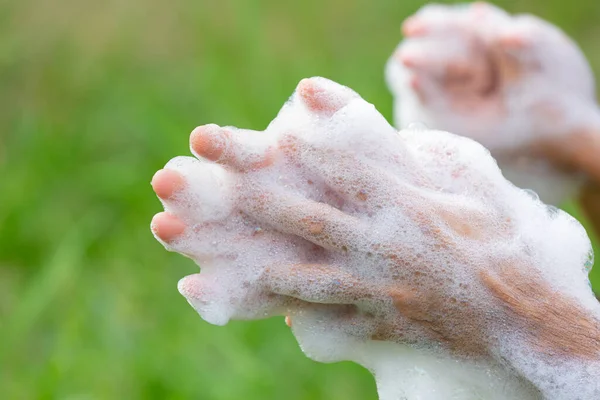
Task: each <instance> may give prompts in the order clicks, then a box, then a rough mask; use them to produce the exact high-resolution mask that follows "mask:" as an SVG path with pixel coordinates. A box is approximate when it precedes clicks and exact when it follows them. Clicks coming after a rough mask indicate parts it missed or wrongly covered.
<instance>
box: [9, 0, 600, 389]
mask: <svg viewBox="0 0 600 400" xmlns="http://www.w3.org/2000/svg"><path fill="white" fill-rule="evenodd" d="M422 4H423V3H422V2H419V1H412V0H411V1H409V0H405V1H400V0H393V1H367V0H354V1H342V0H326V1H323V0H321V1H318V0H304V1H302V2H288V1H278V0H261V1H258V0H256V1H252V0H248V1H243V0H221V1H208V0H196V1H192V0H171V1H165V0H160V1H158V0H157V1H150V0H147V1H143V0H129V1H125V0H108V1H104V2H94V1H89V0H86V1H77V0H56V1H44V0H21V1H16V0H15V1H8V0H0V82H1V86H0V87H1V91H0V128H1V131H0V249H1V250H0V398H2V399H55V398H56V399H59V398H60V399H120V398H127V399H150V398H157V399H158V398H170V399H189V398H197V399H242V398H243V399H258V398H261V399H279V398H286V399H290V400H293V399H321V398H323V399H325V398H332V399H375V398H376V394H375V387H374V383H373V381H372V378H371V377H370V376H369V374H368V373H367V372H366V371H364V370H363V369H361V368H360V367H358V366H355V365H353V364H350V363H341V364H335V365H321V364H316V363H314V362H312V361H310V360H308V359H306V358H305V357H304V356H303V355H302V354H301V351H300V350H299V349H298V346H297V344H296V343H295V341H294V339H293V337H292V336H291V335H290V333H289V332H288V329H287V328H286V327H285V326H284V324H283V321H282V320H281V319H272V320H267V321H259V322H252V323H231V324H230V325H228V326H227V327H225V328H223V327H213V326H210V325H208V324H206V323H204V322H203V321H201V320H200V319H199V317H198V316H197V315H196V314H195V312H194V311H193V310H192V309H191V308H190V307H189V306H187V303H186V302H185V300H184V299H183V298H182V297H181V296H179V294H178V293H177V290H176V282H177V280H178V279H179V278H180V277H182V276H184V275H185V274H188V273H191V272H194V271H196V269H197V268H196V267H195V266H194V265H193V263H192V262H191V261H189V260H187V259H184V258H183V257H180V256H178V255H175V254H170V253H167V252H166V251H164V250H163V248H162V247H161V246H160V245H159V244H158V243H157V242H155V241H154V239H153V238H152V236H151V234H150V232H149V222H150V218H151V216H152V215H153V214H154V213H155V212H157V211H159V210H160V204H159V202H158V201H157V200H156V198H155V196H154V195H153V193H152V191H151V188H150V185H149V182H150V178H151V176H152V175H153V173H154V171H155V170H157V169H159V168H160V167H161V166H163V165H164V163H165V162H166V161H167V160H168V159H169V158H171V157H172V156H175V155H179V154H188V145H187V140H188V134H189V132H190V131H191V130H192V128H193V127H195V126H196V125H200V124H204V123H208V122H215V123H218V124H221V125H236V126H244V127H247V128H253V129H263V128H264V127H265V126H266V125H267V123H268V122H269V121H270V120H271V119H272V118H273V117H274V116H275V114H276V113H277V111H278V110H279V108H280V107H281V105H282V104H283V102H284V101H285V100H286V99H287V97H288V96H289V95H290V94H291V92H292V91H293V89H294V87H295V85H296V84H297V82H298V81H299V80H300V79H301V78H304V77H308V76H313V75H321V76H325V77H328V78H331V79H334V80H336V81H338V82H341V83H343V84H345V85H348V86H350V87H352V88H354V89H355V90H357V91H358V92H359V93H360V94H361V95H363V97H365V98H366V99H367V100H368V101H370V102H372V103H374V104H376V105H377V106H378V108H379V110H380V111H381V112H382V113H383V114H384V115H386V116H387V117H390V114H391V98H390V96H389V94H388V92H387V90H386V88H385V86H384V82H383V73H382V70H383V65H384V62H385V60H386V59H387V57H388V55H389V54H390V52H391V51H392V49H393V48H394V46H395V45H396V44H397V42H398V41H399V39H400V33H399V32H400V31H399V27H400V22H401V21H402V20H403V19H404V18H405V17H406V16H408V15H409V14H411V13H413V12H414V11H415V10H416V9H417V8H418V7H419V6H421V5H422ZM497 4H499V5H501V6H502V7H505V8H507V9H508V10H510V11H519V12H533V13H535V14H538V15H540V16H542V17H543V18H546V19H549V20H550V21H552V22H554V23H555V24H557V25H559V26H560V27H562V28H563V29H565V30H566V31H567V33H569V34H570V35H571V36H572V37H574V38H575V39H576V40H577V41H578V42H579V43H580V45H581V46H582V48H583V49H584V51H585V52H586V54H587V56H588V58H589V59H590V61H591V63H592V65H593V67H594V70H595V71H596V74H597V75H599V74H598V72H600V49H599V48H598V47H597V39H596V38H597V37H599V35H600V24H599V23H598V21H600V2H597V1H595V0H572V1H570V2H568V3H565V2H564V1H563V0H523V1H517V0H515V1H505V2H497ZM569 210H570V211H571V212H574V213H577V210H576V209H575V208H574V207H573V206H570V207H569ZM599 272H600V271H596V273H594V275H593V278H592V280H593V283H594V285H595V287H597V288H600V273H599Z"/></svg>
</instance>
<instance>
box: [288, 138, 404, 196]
mask: <svg viewBox="0 0 600 400" xmlns="http://www.w3.org/2000/svg"><path fill="white" fill-rule="evenodd" d="M398 140H400V139H399V138H398ZM284 143H285V146H284V147H282V149H283V151H284V153H285V154H286V156H287V157H289V158H290V159H292V160H294V161H296V162H297V163H299V164H300V165H302V166H303V167H305V168H306V169H308V170H309V171H310V172H311V173H313V174H314V175H317V176H318V177H319V178H320V179H321V180H322V181H323V182H324V183H325V184H326V185H327V186H329V187H331V188H332V189H334V190H335V191H336V192H337V193H339V194H341V195H342V196H344V197H345V199H346V200H349V201H352V202H353V203H355V204H366V205H370V206H372V207H382V206H384V205H386V204H391V203H394V204H395V201H396V199H397V198H398V197H400V196H401V193H399V191H398V188H399V187H402V186H404V184H403V182H401V181H400V180H399V179H398V178H397V177H396V176H392V175H390V174H388V173H386V172H385V171H384V170H383V169H381V168H378V167H375V166H374V165H370V164H368V163H366V162H362V161H360V160H359V159H358V157H356V155H353V154H346V153H343V152H333V151H331V150H330V149H325V148H322V147H317V146H313V145H312V144H310V143H308V142H306V141H305V140H303V139H301V138H299V137H296V136H292V135H289V136H286V137H285V138H284ZM399 150H400V149H399ZM325 160H327V161H325ZM406 161H407V162H408V161H409V160H406Z"/></svg>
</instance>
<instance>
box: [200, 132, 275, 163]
mask: <svg viewBox="0 0 600 400" xmlns="http://www.w3.org/2000/svg"><path fill="white" fill-rule="evenodd" d="M269 139H271V137H270V136H268V135H265V134H261V132H255V131H248V130H238V129H235V128H230V127H227V128H221V127H220V126H218V125H215V124H209V125H203V126H199V127H197V128H196V129H194V130H193V131H192V133H191V135H190V148H191V149H192V152H193V153H194V154H195V155H196V156H197V157H201V158H204V159H207V160H210V161H213V162H216V163H219V164H223V165H225V166H228V167H230V168H232V169H233V170H235V171H248V170H256V169H261V168H264V167H266V166H268V165H270V164H271V162H272V156H273V155H272V153H271V152H270V151H269V149H270V147H271V142H270V140H269Z"/></svg>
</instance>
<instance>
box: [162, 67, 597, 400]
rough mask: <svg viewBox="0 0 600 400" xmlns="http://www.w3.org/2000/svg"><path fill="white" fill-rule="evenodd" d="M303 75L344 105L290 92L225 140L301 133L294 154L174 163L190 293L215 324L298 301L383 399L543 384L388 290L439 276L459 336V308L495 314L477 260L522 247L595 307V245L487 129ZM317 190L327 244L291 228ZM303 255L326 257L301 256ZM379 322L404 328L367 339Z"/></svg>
mask: <svg viewBox="0 0 600 400" xmlns="http://www.w3.org/2000/svg"><path fill="white" fill-rule="evenodd" d="M305 83H306V81H305ZM309 83H312V85H314V86H315V87H317V88H321V89H322V91H323V93H321V94H320V96H325V97H322V99H324V100H322V102H325V103H326V104H333V106H334V108H335V110H330V109H327V107H324V109H322V110H314V109H312V108H311V106H310V105H307V104H306V102H305V101H304V100H303V98H302V97H301V96H299V95H298V93H295V94H294V95H293V96H292V98H291V99H290V101H289V102H288V103H287V104H286V105H285V106H284V108H283V109H282V111H281V112H280V114H279V115H278V116H277V118H276V119H275V120H274V121H273V122H272V123H271V124H270V125H269V127H268V128H267V129H266V130H265V131H264V132H262V133H256V132H251V133H248V132H246V131H243V130H236V131H233V130H231V132H233V134H234V135H236V140H235V142H237V143H242V144H243V145H242V146H241V147H239V148H238V147H235V146H232V147H230V148H228V151H232V152H239V155H240V157H242V158H244V157H246V156H245V154H247V153H248V149H247V148H246V147H245V146H246V145H245V144H244V143H247V141H248V140H249V139H248V138H249V137H260V135H263V138H262V139H260V140H261V143H263V142H264V143H266V144H267V145H264V146H263V147H261V148H263V149H264V148H267V147H268V146H269V145H271V146H272V145H274V144H275V143H283V144H284V145H288V146H291V147H290V148H291V153H292V155H291V156H290V157H283V156H282V154H281V152H279V153H277V154H276V155H275V156H274V158H273V160H272V163H271V164H270V165H269V166H267V167H264V168H261V169H260V170H252V171H247V172H245V173H238V172H235V171H233V170H231V169H225V168H222V167H220V166H217V165H215V164H210V163H207V162H204V161H190V160H189V159H184V158H178V159H176V160H175V161H173V162H172V163H170V164H168V167H169V168H172V169H175V170H178V171H180V172H182V173H183V174H184V176H185V177H186V182H187V187H186V188H185V190H184V191H183V192H182V193H181V194H179V195H178V196H179V197H176V198H175V199H174V200H168V201H165V208H166V209H167V210H169V211H171V212H173V213H174V214H176V215H178V216H179V217H180V218H181V219H182V220H183V221H184V222H186V224H187V225H188V228H187V230H186V232H185V233H184V235H183V236H182V237H181V238H180V239H179V240H177V241H176V242H174V243H171V244H169V245H168V247H169V248H170V249H172V250H175V251H179V252H182V253H184V254H186V255H188V256H190V257H191V258H193V259H194V260H196V261H197V262H198V263H199V264H200V265H201V268H202V271H201V273H200V274H199V275H193V276H191V277H188V278H184V280H182V281H181V283H180V285H179V288H180V291H181V292H182V294H184V295H185V296H186V297H187V299H188V301H189V302H190V304H191V305H192V306H193V307H194V308H195V309H196V310H197V311H198V312H199V313H200V314H201V316H202V317H203V318H204V319H205V320H207V321H208V322H211V323H214V324H219V325H221V324H225V323H226V322H227V321H228V320H229V319H231V318H236V319H247V318H261V317H266V316H269V315H273V314H280V313H282V312H288V313H290V314H291V315H292V321H293V330H294V334H295V335H296V337H297V338H298V341H299V343H300V345H301V346H302V348H303V350H304V351H305V352H306V353H307V355H309V356H310V357H312V358H314V359H316V360H320V361H325V362H332V361H337V360H353V361H356V362H358V363H360V364H362V365H364V366H365V367H367V368H369V369H370V370H371V371H373V373H374V375H375V377H376V380H377V385H378V390H379V393H380V397H381V398H382V399H384V400H392V399H407V400H418V399H421V400H425V399H440V398H448V399H454V400H472V399H473V400H474V399H492V400H495V399H516V398H518V399H537V398H540V393H539V392H537V391H536V390H535V389H533V388H532V386H531V385H529V384H527V383H524V380H523V377H520V376H517V375H516V374H515V373H514V372H512V371H511V370H508V369H506V368H505V367H503V366H501V365H499V364H497V362H496V361H494V360H493V359H489V360H485V361H481V360H469V359H467V360H465V359H464V358H461V359H457V358H454V357H453V356H452V353H451V352H450V351H449V350H448V349H447V348H446V347H445V346H444V345H443V343H438V342H437V341H436V340H435V339H433V338H432V336H431V335H432V332H431V331H429V330H428V329H427V327H426V326H422V325H419V324H415V323H414V322H411V320H410V319H407V318H405V317H404V316H403V315H402V314H401V313H400V312H399V311H398V308H396V306H395V305H394V303H393V301H392V297H391V296H390V293H392V290H393V289H394V288H395V286H394V285H399V287H402V286H404V287H406V286H410V285H412V286H414V287H415V288H417V289H419V290H421V291H426V292H427V291H430V292H431V293H434V292H440V290H439V289H440V288H443V290H441V292H440V293H442V294H441V296H443V297H442V298H443V299H445V300H447V301H444V302H443V303H440V306H443V307H444V308H442V309H430V310H428V312H430V313H431V315H432V318H436V319H438V320H439V321H441V325H442V326H444V327H445V328H444V329H446V330H447V333H449V334H450V335H455V336H456V337H460V336H461V335H462V334H463V332H462V331H461V330H460V329H461V328H460V327H461V325H460V323H458V322H459V321H457V320H454V318H455V317H456V318H458V317H457V316H460V315H461V314H460V312H458V310H459V308H460V307H469V308H471V309H473V310H474V311H475V312H479V313H488V312H490V311H488V308H489V307H490V304H492V305H493V299H492V298H490V296H489V294H487V292H486V291H485V290H484V289H483V288H482V285H481V283H480V282H479V280H478V279H477V276H478V275H477V273H475V272H474V271H481V270H490V271H493V270H494V268H496V267H497V266H498V265H497V264H496V262H495V261H506V260H509V261H510V260H515V259H525V258H527V260H526V261H527V262H526V263H524V264H525V265H526V266H525V267H523V268H528V269H530V270H531V272H532V273H535V272H539V273H541V274H542V275H543V276H544V277H545V280H546V281H547V282H548V284H549V285H550V287H551V288H552V290H556V291H560V292H562V293H565V294H567V295H569V296H572V297H573V298H575V299H577V301H578V302H579V303H580V304H581V306H582V307H584V308H587V309H589V310H590V312H594V313H598V304H597V303H596V301H595V299H594V297H593V294H592V292H591V290H590V288H589V286H588V285H587V270H586V269H585V268H584V266H585V264H586V262H587V260H588V257H589V253H590V251H591V245H590V241H589V239H588V237H587V235H586V233H585V231H584V230H583V228H582V227H581V225H579V223H577V221H575V220H574V219H573V218H572V217H570V216H569V215H568V214H566V213H564V212H562V211H560V210H556V209H548V207H547V206H546V205H544V204H543V203H541V202H540V201H539V200H537V199H536V198H532V196H531V194H530V193H528V192H525V191H523V190H520V189H518V188H517V187H515V186H514V185H512V184H511V183H510V182H508V181H507V180H506V179H504V177H503V176H502V174H501V173H500V170H499V169H498V166H497V165H496V163H495V161H494V160H493V158H492V157H491V156H490V155H489V153H488V151H487V150H486V149H485V148H484V147H483V146H481V145H480V144H478V143H476V142H474V141H472V140H470V139H467V138H463V137H458V136H454V135H452V134H449V133H445V132H440V131H433V130H432V131H430V130H424V129H423V128H422V127H418V126H413V127H412V128H411V129H407V130H403V131H401V132H397V131H396V130H394V129H393V128H392V127H390V126H389V124H387V123H386V122H385V120H384V119H383V117H382V116H381V115H380V114H379V113H378V112H377V110H376V109H375V108H374V107H373V105H371V104H369V103H367V102H366V101H364V100H363V99H361V98H360V97H359V96H358V95H357V94H355V93H354V92H351V91H350V90H349V89H348V88H345V87H343V86H340V85H337V84H335V83H333V82H331V81H327V80H324V79H323V78H314V79H313V80H311V81H309ZM340 107H341V108H340ZM244 135H250V136H245V137H244ZM237 139H239V140H237ZM250 153H252V154H255V152H252V151H251V152H250ZM252 157H254V156H252ZM309 202H310V204H315V203H314V202H318V203H321V206H320V207H323V205H324V204H327V205H330V206H331V207H332V208H331V209H330V210H331V211H329V212H331V213H334V212H335V213H339V211H335V210H334V208H335V209H337V210H340V211H342V212H344V214H339V224H334V225H331V224H329V225H327V227H326V229H328V231H327V232H325V234H326V235H324V236H321V239H320V241H321V243H322V244H323V247H324V248H319V247H316V246H315V245H313V244H312V243H310V242H309V241H307V240H305V239H302V238H300V237H298V236H294V235H292V234H289V233H281V231H282V230H284V231H287V232H304V233H303V234H304V235H305V236H307V237H308V236H310V234H309V233H306V230H304V231H303V230H302V227H303V226H305V225H306V224H307V221H310V217H311V215H310V210H312V209H309V211H308V213H309V214H303V213H306V212H307V211H305V210H307V207H309V206H307V203H309ZM282 215H283V216H282ZM307 218H309V219H308V220H307ZM314 224H315V225H314V228H315V230H316V231H317V232H319V231H320V230H321V229H323V226H322V225H320V222H319V220H318V219H317V220H315V222H314ZM456 224H458V225H461V224H462V225H461V226H464V227H465V229H466V231H464V232H463V231H461V229H460V228H456ZM471 227H473V229H474V230H475V231H476V232H475V233H474V234H473V236H470V233H469V232H470V229H471ZM478 227H481V230H478ZM338 239H339V240H340V241H341V242H337V240H338ZM390 260H392V261H390ZM494 260H495V261H494ZM510 262H512V261H510ZM299 263H301V264H319V265H320V266H319V267H312V269H309V270H302V269H294V265H297V264H299ZM329 266H332V267H331V269H330V267H329ZM294 298H297V299H301V300H304V301H309V302H311V303H321V305H316V304H313V305H310V304H306V303H301V302H299V301H298V300H294ZM416 301H418V302H421V301H423V298H421V297H417V300H416ZM453 302H454V303H456V304H457V306H452V305H451V304H452V303H453ZM461 305H462V306H461ZM348 307H349V308H348ZM457 307H458V308H457ZM500 314H501V313H500ZM500 314H499V315H500ZM488 325H489V326H485V327H482V329H485V330H486V332H485V334H486V335H488V336H489V337H494V336H497V337H498V338H499V339H498V340H499V344H498V349H497V350H498V351H499V349H500V348H504V347H505V348H506V350H505V351H506V352H512V353H514V354H517V356H516V359H517V360H519V361H517V362H518V363H520V364H519V366H520V367H521V368H522V369H523V370H524V371H526V372H525V374H528V373H529V371H533V370H534V369H535V368H545V366H544V365H543V364H542V363H540V362H539V361H532V362H531V364H527V363H526V362H525V361H522V360H525V359H526V357H530V356H531V349H528V348H524V346H525V345H524V341H523V340H522V338H520V337H518V335H516V336H511V335H509V334H507V333H506V332H505V324H504V321H502V320H501V319H499V320H498V321H497V322H494V321H492V322H490V323H489V324H488ZM382 326H384V327H386V328H387V329H390V331H389V332H392V337H393V338H394V339H395V340H396V342H397V343H395V344H393V343H384V342H379V341H375V340H372V338H374V337H377V335H378V333H380V331H381V327H382ZM528 350H529V352H528ZM551 372H552V371H551ZM554 372H556V370H555V371H554ZM560 372H561V374H560V376H557V375H556V374H555V375H553V376H554V378H555V379H556V380H555V381H549V382H547V383H545V384H544V385H545V386H543V387H538V389H540V390H542V391H543V392H544V394H548V393H553V391H554V392H557V391H558V390H559V387H563V386H565V387H566V386H570V387H572V382H573V380H574V379H579V378H580V376H579V375H577V374H576V373H570V372H569V370H564V371H563V369H561V370H560ZM526 377H527V375H526ZM557 393H558V392H557ZM582 393H583V392H582ZM590 393H596V394H597V392H590ZM547 398H553V399H571V398H575V397H568V396H562V395H561V396H556V397H547ZM588 398H591V397H588Z"/></svg>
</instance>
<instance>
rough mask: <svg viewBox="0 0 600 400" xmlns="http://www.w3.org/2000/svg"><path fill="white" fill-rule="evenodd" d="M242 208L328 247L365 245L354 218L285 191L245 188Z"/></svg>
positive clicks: (261, 220) (262, 220)
mask: <svg viewBox="0 0 600 400" xmlns="http://www.w3.org/2000/svg"><path fill="white" fill-rule="evenodd" d="M248 192H249V194H248V195H247V196H246V197H244V198H242V199H241V208H242V209H243V211H244V212H245V213H246V214H248V215H249V216H250V217H252V218H254V219H255V220H256V221H258V222H259V223H263V224H266V225H270V226H272V227H273V228H275V229H276V230H278V231H280V232H283V233H289V234H292V235H296V236H300V237H302V238H304V239H306V240H308V241H310V242H312V243H315V244H317V245H319V246H321V247H324V248H327V249H330V250H341V251H348V250H349V249H352V248H356V247H357V246H365V243H366V242H368V241H367V239H366V229H365V226H364V223H363V222H362V221H360V220H359V219H357V218H354V217H352V216H350V215H347V214H345V213H343V212H342V211H340V210H338V209H336V208H333V207H331V206H330V205H328V204H324V203H318V202H315V201H312V200H309V199H306V198H301V197H298V196H294V195H289V194H285V193H278V192H270V191H248Z"/></svg>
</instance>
